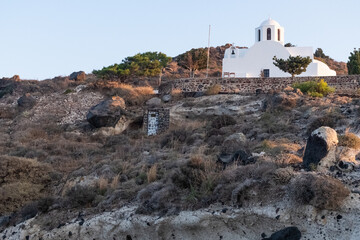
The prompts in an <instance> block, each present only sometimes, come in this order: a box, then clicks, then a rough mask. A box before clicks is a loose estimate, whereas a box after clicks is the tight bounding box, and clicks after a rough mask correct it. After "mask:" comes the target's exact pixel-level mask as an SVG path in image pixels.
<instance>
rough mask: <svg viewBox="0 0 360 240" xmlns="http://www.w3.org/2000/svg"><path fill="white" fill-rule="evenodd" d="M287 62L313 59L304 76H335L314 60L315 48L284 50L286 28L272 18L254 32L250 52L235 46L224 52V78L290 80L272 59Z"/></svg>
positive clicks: (331, 71) (322, 64)
mask: <svg viewBox="0 0 360 240" xmlns="http://www.w3.org/2000/svg"><path fill="white" fill-rule="evenodd" d="M274 56H276V57H277V58H278V59H279V58H282V59H287V58H288V57H289V56H301V57H310V58H311V60H312V62H311V63H310V65H309V66H308V67H307V69H306V72H303V73H302V74H300V75H298V76H300V77H305V76H336V72H335V71H334V70H331V69H330V68H329V67H328V66H327V65H326V64H325V63H323V62H321V61H318V60H315V59H314V54H313V48H312V47H285V46H284V28H283V27H281V26H280V24H279V23H278V22H276V21H275V20H272V19H271V18H269V19H268V20H266V21H264V22H262V23H261V25H260V26H259V27H258V28H256V29H255V44H254V45H253V46H252V47H250V48H249V49H243V48H241V49H240V48H237V47H235V46H234V45H233V46H231V47H230V48H228V49H226V50H225V55H224V59H223V68H222V76H223V77H239V78H244V77H246V78H247V77H291V75H290V74H289V73H286V72H283V71H281V70H280V69H279V68H278V67H276V66H275V65H274V64H273V62H274V60H273V57H274Z"/></svg>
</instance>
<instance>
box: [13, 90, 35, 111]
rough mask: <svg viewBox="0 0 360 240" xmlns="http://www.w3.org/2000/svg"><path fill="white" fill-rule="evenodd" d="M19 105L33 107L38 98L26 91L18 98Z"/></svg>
mask: <svg viewBox="0 0 360 240" xmlns="http://www.w3.org/2000/svg"><path fill="white" fill-rule="evenodd" d="M17 103H18V106H19V107H22V108H32V107H33V106H34V105H35V104H36V99H35V98H33V97H32V96H31V95H30V93H26V94H25V95H23V96H22V97H20V98H19V99H18V100H17Z"/></svg>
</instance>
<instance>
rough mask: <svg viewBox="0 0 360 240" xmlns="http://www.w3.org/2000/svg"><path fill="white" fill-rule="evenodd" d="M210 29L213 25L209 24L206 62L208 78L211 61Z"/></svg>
mask: <svg viewBox="0 0 360 240" xmlns="http://www.w3.org/2000/svg"><path fill="white" fill-rule="evenodd" d="M210 30H211V25H209V38H208V52H207V63H206V78H208V76H209V61H210Z"/></svg>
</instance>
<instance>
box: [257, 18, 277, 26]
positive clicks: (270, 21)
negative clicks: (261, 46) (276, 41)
mask: <svg viewBox="0 0 360 240" xmlns="http://www.w3.org/2000/svg"><path fill="white" fill-rule="evenodd" d="M268 25H274V26H278V27H280V24H279V23H278V22H277V21H275V20H273V19H271V18H269V19H267V20H265V21H263V22H262V23H261V24H260V27H262V26H268Z"/></svg>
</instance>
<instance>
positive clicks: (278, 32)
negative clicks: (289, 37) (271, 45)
mask: <svg viewBox="0 0 360 240" xmlns="http://www.w3.org/2000/svg"><path fill="white" fill-rule="evenodd" d="M278 41H279V42H280V29H278Z"/></svg>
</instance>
